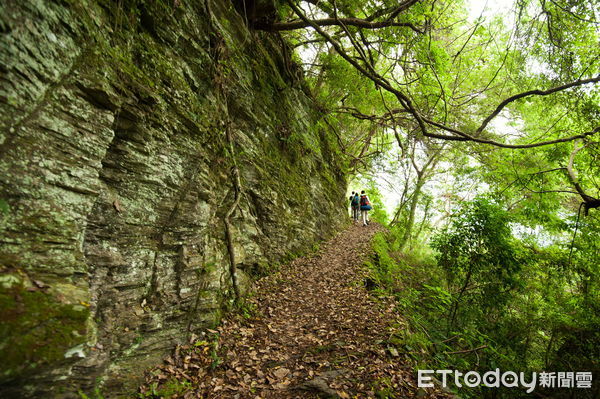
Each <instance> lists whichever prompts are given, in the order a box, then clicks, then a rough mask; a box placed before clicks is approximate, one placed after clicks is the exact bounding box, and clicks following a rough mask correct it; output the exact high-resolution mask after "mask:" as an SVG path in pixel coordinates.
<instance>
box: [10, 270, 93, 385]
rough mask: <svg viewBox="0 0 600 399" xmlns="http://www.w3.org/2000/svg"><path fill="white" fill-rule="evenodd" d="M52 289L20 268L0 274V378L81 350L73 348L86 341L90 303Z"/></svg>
mask: <svg viewBox="0 0 600 399" xmlns="http://www.w3.org/2000/svg"><path fill="white" fill-rule="evenodd" d="M52 291H53V290H51V289H50V287H49V286H47V285H45V284H44V283H42V282H40V281H37V280H36V281H35V282H32V281H30V280H29V278H28V277H27V276H25V274H24V273H22V272H21V273H18V272H11V273H5V274H3V275H2V276H1V277H0V318H1V319H2V323H1V324H0V358H1V359H2V363H3V364H2V365H3V374H2V376H1V377H0V382H5V381H7V380H10V379H11V378H13V377H15V376H16V375H21V374H27V373H28V372H31V371H32V370H35V369H37V368H43V367H44V366H47V365H49V364H53V363H56V362H59V361H64V360H65V359H68V358H69V357H71V356H76V357H78V356H79V355H80V354H81V353H80V351H77V350H75V351H74V350H73V348H75V347H77V345H80V344H82V343H84V342H85V341H86V338H87V337H86V333H87V329H86V323H87V319H88V317H89V314H90V311H89V306H90V305H89V303H86V302H83V301H81V303H64V301H65V299H64V297H63V301H61V300H60V298H57V296H56V293H55V292H52ZM59 295H60V294H59Z"/></svg>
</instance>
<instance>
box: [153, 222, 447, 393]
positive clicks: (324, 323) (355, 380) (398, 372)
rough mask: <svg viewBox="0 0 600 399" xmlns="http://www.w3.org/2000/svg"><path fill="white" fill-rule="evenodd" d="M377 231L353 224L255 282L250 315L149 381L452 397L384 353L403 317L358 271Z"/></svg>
mask: <svg viewBox="0 0 600 399" xmlns="http://www.w3.org/2000/svg"><path fill="white" fill-rule="evenodd" d="M381 230H382V227H381V226H379V225H377V224H374V223H373V224H371V225H370V226H367V227H362V226H359V225H354V226H351V227H350V228H348V229H347V230H345V231H343V232H341V233H340V234H338V235H337V236H336V237H334V238H333V239H331V240H330V241H328V242H327V243H326V244H325V245H324V246H323V247H322V248H321V249H320V250H319V251H318V253H317V254H315V255H312V256H307V257H302V258H298V259H296V260H294V261H293V262H291V263H290V264H288V265H285V266H282V268H281V269H280V271H279V272H278V273H276V274H273V275H271V276H269V277H266V278H263V279H262V280H260V281H258V283H257V286H256V294H255V295H254V296H253V297H252V298H251V299H250V300H249V303H250V304H251V305H250V307H251V308H254V311H253V312H252V316H250V317H248V318H243V317H240V316H238V317H232V318H229V319H228V320H225V321H224V322H223V324H222V325H221V326H220V327H219V328H218V331H214V332H212V333H210V334H211V336H212V337H213V338H214V340H215V341H214V342H212V343H211V342H210V339H206V338H200V339H203V340H205V341H206V343H200V344H199V345H198V346H192V347H191V348H182V349H180V350H178V351H177V352H176V355H175V356H173V357H172V358H171V359H168V360H167V363H166V364H165V365H164V366H162V367H161V368H160V369H158V370H156V371H155V372H154V374H155V375H154V377H152V379H151V380H149V383H150V382H152V381H155V382H160V383H162V384H163V385H164V383H165V381H168V380H169V379H172V378H173V377H176V378H178V379H179V380H180V381H184V382H183V383H182V384H183V386H179V391H180V396H178V397H185V398H196V397H201V398H240V399H241V398H277V399H280V398H281V399H282V398H316V397H341V398H374V397H384V398H385V397H390V398H412V397H419V398H427V397H429V398H441V397H447V396H446V395H444V394H443V393H440V392H433V391H428V392H425V391H423V390H422V389H421V390H418V389H417V386H416V375H415V372H414V371H413V370H412V368H411V367H410V366H409V365H408V363H407V362H406V361H405V359H404V358H403V357H402V356H401V355H400V356H398V354H397V353H390V351H389V350H387V349H386V346H385V342H386V339H388V338H389V334H390V325H392V324H393V323H394V322H396V321H399V319H398V317H399V316H398V315H396V313H395V312H394V311H393V303H392V302H391V301H385V300H377V301H375V300H374V298H373V297H372V296H370V295H369V293H368V292H367V290H366V289H365V288H364V284H363V280H364V273H365V272H364V270H363V268H362V264H363V262H364V259H365V258H366V257H367V256H368V255H369V242H370V239H371V238H372V236H373V234H375V233H376V232H377V231H381ZM201 342H202V341H201ZM215 342H218V348H217V346H216V345H215ZM215 349H216V350H215ZM392 352H394V351H393V350H392ZM217 354H218V355H217ZM394 355H395V356H394ZM217 363H218V365H217ZM215 365H216V367H215ZM186 380H187V381H190V382H189V383H188V382H185V381H186ZM145 387H146V388H147V387H148V385H146V386H145ZM188 388H189V390H187V391H186V389H188ZM143 389H144V388H143ZM378 392H379V396H378V395H377V393H378ZM382 393H387V395H388V396H386V395H383V396H381V395H382Z"/></svg>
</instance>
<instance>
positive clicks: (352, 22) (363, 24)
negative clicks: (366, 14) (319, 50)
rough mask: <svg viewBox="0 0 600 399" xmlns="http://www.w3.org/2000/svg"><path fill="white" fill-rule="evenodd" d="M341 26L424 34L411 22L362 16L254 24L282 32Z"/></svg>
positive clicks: (259, 28)
mask: <svg viewBox="0 0 600 399" xmlns="http://www.w3.org/2000/svg"><path fill="white" fill-rule="evenodd" d="M313 24H314V25H317V26H341V25H342V24H344V25H347V26H356V27H357V28H362V29H381V28H388V27H392V26H393V27H406V28H410V29H412V30H413V31H415V32H416V33H419V34H423V30H421V29H419V28H417V27H416V26H414V25H413V24H411V23H409V22H394V21H378V22H371V21H367V20H366V19H360V18H337V19H336V18H323V19H315V20H311V21H305V20H302V19H300V20H294V21H288V22H273V23H271V24H268V23H259V22H257V23H256V24H255V25H254V28H255V29H258V30H265V31H269V32H280V31H287V30H296V29H302V28H308V27H309V26H313Z"/></svg>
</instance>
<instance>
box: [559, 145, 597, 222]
mask: <svg viewBox="0 0 600 399" xmlns="http://www.w3.org/2000/svg"><path fill="white" fill-rule="evenodd" d="M585 146H586V145H585V144H584V145H582V146H581V147H578V146H577V142H575V144H574V145H573V151H571V155H570V156H569V162H568V163H567V177H568V178H569V182H570V183H571V185H572V186H573V187H574V188H575V190H577V193H578V194H579V196H580V197H581V198H582V199H583V207H584V208H585V215H587V214H588V211H589V210H590V209H595V208H600V199H598V198H594V197H591V196H589V195H588V194H587V193H586V192H585V191H584V190H583V188H582V187H581V184H579V179H578V178H577V174H576V173H575V170H574V169H573V162H574V161H575V156H576V155H577V153H578V152H579V151H581V150H583V149H584V148H585Z"/></svg>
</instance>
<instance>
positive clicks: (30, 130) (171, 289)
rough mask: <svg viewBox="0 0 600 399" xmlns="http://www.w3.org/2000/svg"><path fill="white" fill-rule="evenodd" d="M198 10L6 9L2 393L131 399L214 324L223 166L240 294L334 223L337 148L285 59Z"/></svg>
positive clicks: (223, 291) (233, 20) (137, 5)
mask: <svg viewBox="0 0 600 399" xmlns="http://www.w3.org/2000/svg"><path fill="white" fill-rule="evenodd" d="M257 4H258V3H257ZM260 4H262V5H265V6H266V8H268V9H269V10H271V11H270V12H272V11H273V4H275V8H277V4H278V3H277V2H275V3H272V2H270V1H263V2H260ZM262 5H261V6H260V7H263V6H262ZM210 9H211V12H212V15H210V16H209V15H207V12H208V8H207V7H206V6H205V3H204V2H201V1H171V0H157V1H142V0H124V1H117V2H115V1H109V0H62V1H43V0H32V1H9V2H2V3H1V4H0V30H1V31H2V32H1V33H2V34H1V35H0V41H1V43H0V62H1V63H2V65H3V71H2V72H3V75H5V76H3V79H2V80H1V81H0V236H1V237H2V245H1V246H0V271H1V273H2V278H0V312H1V313H2V324H1V326H0V358H2V359H3V362H2V363H1V364H0V378H1V381H3V382H6V384H4V386H0V397H19V398H21V397H59V398H61V397H64V398H74V397H78V393H77V392H78V391H79V390H81V391H82V392H84V393H86V394H89V393H91V392H94V391H96V390H100V391H102V390H105V391H106V393H107V394H106V395H105V396H108V397H119V396H127V395H128V394H130V393H131V392H133V391H135V388H136V386H137V384H138V381H139V379H140V378H141V376H142V375H143V372H144V371H145V370H146V369H147V368H148V367H150V366H152V365H154V364H157V363H159V362H160V361H161V358H162V357H163V356H164V355H165V354H166V353H168V352H169V350H170V348H172V347H173V345H175V344H176V343H179V342H184V341H185V340H186V339H187V336H188V335H189V334H192V333H198V332H199V331H201V330H203V329H205V328H207V327H211V326H214V324H215V323H217V322H218V321H219V318H220V317H221V315H222V314H223V312H224V311H225V310H226V309H227V308H229V307H230V305H231V303H232V293H233V290H232V287H231V276H230V275H229V270H230V267H229V266H230V265H229V254H228V247H227V245H226V243H225V241H224V240H225V239H224V237H225V233H224V221H223V217H224V215H225V214H226V213H227V210H228V209H229V207H230V206H231V204H232V203H233V201H234V195H233V192H234V190H233V186H232V176H231V170H232V166H233V165H234V160H235V163H237V165H239V168H240V175H241V184H242V189H243V195H242V198H241V201H240V204H239V207H238V208H236V210H235V212H234V213H233V215H232V217H231V225H232V226H233V231H234V234H233V236H234V238H233V240H234V242H233V243H232V247H233V248H234V249H235V255H236V256H235V263H236V265H235V266H236V267H237V270H238V273H239V274H240V276H239V281H240V282H243V284H244V285H245V286H246V287H242V291H245V290H246V289H247V288H248V287H247V286H249V285H250V284H251V278H250V276H252V275H261V274H264V273H267V272H268V270H270V269H272V268H274V267H275V266H274V265H277V264H279V263H281V262H283V261H285V260H288V259H291V258H292V257H293V256H295V255H297V254H301V253H306V252H307V251H309V250H310V249H311V248H312V247H313V245H314V244H315V243H316V242H318V241H319V240H321V239H324V238H325V237H327V236H328V235H330V234H332V232H334V231H335V230H336V229H337V228H338V227H339V226H340V225H341V224H343V223H344V221H345V220H344V217H345V206H344V192H345V186H346V181H345V177H344V173H343V163H342V160H341V156H340V151H339V148H338V147H337V144H336V143H337V142H336V140H335V137H334V136H333V134H331V132H328V131H327V129H328V128H327V127H326V126H324V123H323V122H322V120H321V115H320V113H319V111H318V109H317V107H316V106H315V105H314V104H313V103H312V100H311V99H310V98H309V97H307V96H306V94H305V93H304V92H303V90H302V89H301V87H302V81H301V78H300V77H299V76H298V75H297V73H296V72H294V71H297V68H294V67H293V65H290V58H289V49H286V48H284V47H282V44H281V43H282V42H281V40H279V38H277V37H276V36H274V35H272V34H265V33H261V32H254V31H251V30H249V29H248V28H247V27H246V25H245V19H244V18H243V17H241V16H240V15H239V14H238V12H237V11H236V8H235V5H234V4H233V3H232V2H229V1H212V2H211V7H210ZM275 11H276V9H275ZM262 12H263V11H261V13H262ZM261 15H262V14H261ZM226 129H229V131H230V132H231V134H232V136H233V151H231V148H230V146H229V145H228V143H227V140H226V135H225V132H226ZM4 360H5V361H4ZM0 385H2V384H1V383H0Z"/></svg>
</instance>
